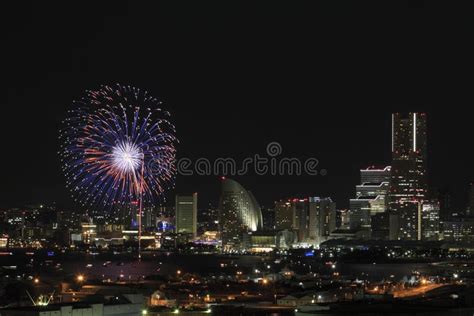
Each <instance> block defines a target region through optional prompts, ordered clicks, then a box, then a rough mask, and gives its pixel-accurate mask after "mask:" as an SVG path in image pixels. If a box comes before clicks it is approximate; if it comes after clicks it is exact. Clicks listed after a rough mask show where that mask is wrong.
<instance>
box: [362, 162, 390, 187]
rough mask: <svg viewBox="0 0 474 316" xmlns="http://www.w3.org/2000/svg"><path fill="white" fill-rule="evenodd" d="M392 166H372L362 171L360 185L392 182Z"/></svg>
mask: <svg viewBox="0 0 474 316" xmlns="http://www.w3.org/2000/svg"><path fill="white" fill-rule="evenodd" d="M390 175H391V166H386V167H377V166H370V167H367V168H366V169H361V170H360V183H383V182H390Z"/></svg>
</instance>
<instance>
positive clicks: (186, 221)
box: [175, 193, 197, 238]
mask: <svg viewBox="0 0 474 316" xmlns="http://www.w3.org/2000/svg"><path fill="white" fill-rule="evenodd" d="M175 209H176V232H177V233H182V234H192V236H193V238H196V235H197V193H193V194H189V195H176V208H175Z"/></svg>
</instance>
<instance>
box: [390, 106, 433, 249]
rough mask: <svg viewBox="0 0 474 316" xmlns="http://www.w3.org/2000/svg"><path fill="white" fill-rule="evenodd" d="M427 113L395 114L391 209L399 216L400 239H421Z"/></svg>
mask: <svg viewBox="0 0 474 316" xmlns="http://www.w3.org/2000/svg"><path fill="white" fill-rule="evenodd" d="M426 129H427V125H426V114H425V113H409V114H401V113H394V114H392V170H391V173H392V174H391V181H390V198H389V208H390V210H392V211H393V212H394V214H396V215H397V216H398V217H399V219H398V225H397V226H398V227H396V229H397V231H398V233H397V234H396V235H397V236H398V238H397V239H407V240H419V239H421V231H420V229H421V211H422V204H423V202H424V201H425V199H426V196H427V187H428V182H427V170H426V156H427V135H426Z"/></svg>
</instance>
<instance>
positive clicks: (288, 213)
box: [275, 201, 294, 230]
mask: <svg viewBox="0 0 474 316" xmlns="http://www.w3.org/2000/svg"><path fill="white" fill-rule="evenodd" d="M293 217H294V215H293V206H292V205H291V202H290V201H277V202H275V229H277V230H284V229H292V227H293Z"/></svg>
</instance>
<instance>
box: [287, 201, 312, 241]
mask: <svg viewBox="0 0 474 316" xmlns="http://www.w3.org/2000/svg"><path fill="white" fill-rule="evenodd" d="M291 206H292V207H293V214H294V216H293V227H292V228H293V229H294V230H296V232H297V236H298V241H299V242H303V241H305V240H306V239H307V238H308V237H309V221H308V220H309V207H308V206H309V205H308V199H292V200H291Z"/></svg>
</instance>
